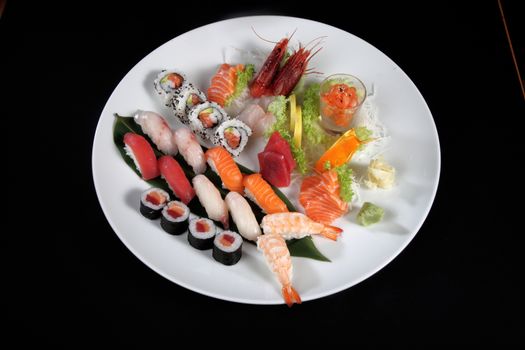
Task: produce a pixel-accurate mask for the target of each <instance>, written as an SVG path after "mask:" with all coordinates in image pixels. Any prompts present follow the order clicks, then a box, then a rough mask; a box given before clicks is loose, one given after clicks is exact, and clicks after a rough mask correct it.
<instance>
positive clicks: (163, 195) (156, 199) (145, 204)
mask: <svg viewBox="0 0 525 350" xmlns="http://www.w3.org/2000/svg"><path fill="white" fill-rule="evenodd" d="M169 201H170V195H169V194H168V192H166V191H164V190H162V189H160V188H150V189H148V190H146V191H144V192H142V195H141V196H140V213H141V214H142V215H143V216H144V217H146V218H148V219H150V220H154V219H158V218H159V217H160V213H161V211H162V209H163V208H164V207H165V206H166V203H167V202H169Z"/></svg>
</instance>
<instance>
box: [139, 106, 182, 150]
mask: <svg viewBox="0 0 525 350" xmlns="http://www.w3.org/2000/svg"><path fill="white" fill-rule="evenodd" d="M133 119H134V120H135V123H137V124H138V125H140V127H141V128H142V132H143V133H145V134H146V135H148V136H149V138H150V139H151V141H153V143H154V144H155V145H156V146H157V148H158V149H159V151H161V152H162V153H164V154H167V155H171V156H174V155H176V154H177V145H176V144H175V142H173V132H172V131H171V128H170V126H169V125H168V123H167V122H166V120H165V119H164V118H163V117H162V116H161V115H160V114H158V113H155V112H149V111H141V110H140V109H139V110H138V111H137V112H136V113H135V116H134V117H133Z"/></svg>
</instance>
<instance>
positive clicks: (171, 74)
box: [153, 70, 186, 107]
mask: <svg viewBox="0 0 525 350" xmlns="http://www.w3.org/2000/svg"><path fill="white" fill-rule="evenodd" d="M185 82H186V77H185V76H184V74H182V73H179V72H177V71H174V70H163V71H161V72H160V73H159V74H158V75H157V78H156V79H155V81H154V82H153V86H154V87H155V91H157V94H159V96H160V97H161V98H162V102H164V104H165V105H166V106H167V107H169V106H170V105H171V99H172V98H173V95H174V94H175V93H177V92H178V91H179V90H180V89H181V88H182V86H183V85H184V83H185Z"/></svg>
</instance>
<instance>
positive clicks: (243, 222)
mask: <svg viewBox="0 0 525 350" xmlns="http://www.w3.org/2000/svg"><path fill="white" fill-rule="evenodd" d="M225 200H226V205H227V206H228V209H229V210H230V214H231V215H232V219H233V221H234V222H235V225H237V230H238V231H239V233H240V235H241V236H243V237H244V238H246V239H249V240H250V241H256V240H257V237H259V236H260V235H261V234H262V232H261V228H260V227H259V223H258V222H257V219H256V218H255V215H254V214H253V211H252V208H251V207H250V205H249V204H248V202H247V201H246V199H244V197H243V196H242V195H240V194H239V193H237V192H233V191H232V192H230V193H228V194H227V195H226V198H225Z"/></svg>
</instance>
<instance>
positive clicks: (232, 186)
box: [205, 146, 244, 194]
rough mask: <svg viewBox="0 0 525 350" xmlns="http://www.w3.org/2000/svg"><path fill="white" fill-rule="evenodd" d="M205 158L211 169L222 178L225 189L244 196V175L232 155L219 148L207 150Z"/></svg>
mask: <svg viewBox="0 0 525 350" xmlns="http://www.w3.org/2000/svg"><path fill="white" fill-rule="evenodd" d="M205 156H206V160H207V161H208V164H209V165H210V167H211V169H212V170H213V171H214V172H215V173H216V174H217V175H219V177H220V178H221V180H222V185H223V187H224V188H227V189H228V190H230V191H235V192H238V193H241V194H242V193H243V190H244V186H243V184H242V173H241V171H240V170H239V167H238V166H237V163H235V161H234V160H233V158H232V156H231V155H230V153H229V152H228V151H227V150H225V149H224V148H223V147H221V146H217V147H213V148H210V149H209V150H207V151H206V153H205Z"/></svg>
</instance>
